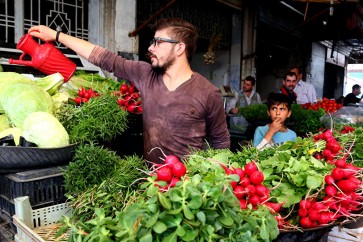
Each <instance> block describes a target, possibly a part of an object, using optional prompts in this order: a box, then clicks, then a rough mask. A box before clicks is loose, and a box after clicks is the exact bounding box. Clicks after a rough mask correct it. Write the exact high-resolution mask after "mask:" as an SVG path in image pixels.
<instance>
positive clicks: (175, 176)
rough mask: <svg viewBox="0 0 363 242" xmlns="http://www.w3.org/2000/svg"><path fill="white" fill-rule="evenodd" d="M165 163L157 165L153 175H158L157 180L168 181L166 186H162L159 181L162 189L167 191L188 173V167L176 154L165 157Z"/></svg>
mask: <svg viewBox="0 0 363 242" xmlns="http://www.w3.org/2000/svg"><path fill="white" fill-rule="evenodd" d="M164 162H165V164H158V165H156V166H157V168H156V169H155V171H154V173H153V174H152V176H153V175H156V180H155V181H164V182H166V185H165V186H160V185H158V184H157V183H156V184H155V185H156V186H158V187H159V189H160V191H163V192H165V191H167V190H169V188H170V187H175V185H176V183H177V182H178V181H180V179H181V178H182V177H183V176H184V175H185V174H186V173H187V169H186V167H185V165H184V163H182V162H181V161H180V160H179V158H178V157H177V156H175V155H168V156H166V157H165V159H164Z"/></svg>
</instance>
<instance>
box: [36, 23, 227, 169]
mask: <svg viewBox="0 0 363 242" xmlns="http://www.w3.org/2000/svg"><path fill="white" fill-rule="evenodd" d="M29 33H30V34H31V35H33V36H35V37H37V38H40V39H41V40H43V41H48V42H49V41H54V40H57V41H58V42H60V43H62V44H63V45H65V46H67V47H68V48H70V49H72V50H73V51H75V52H76V53H77V54H78V55H80V56H81V57H83V58H85V59H87V60H88V61H89V62H91V63H93V64H95V65H97V66H99V67H101V68H102V69H104V70H106V71H109V72H113V73H114V75H115V76H116V77H119V78H123V79H126V80H129V81H131V82H133V83H134V85H135V87H136V88H137V89H138V90H139V91H140V92H141V95H142V102H143V126H144V158H145V159H146V160H148V161H152V162H156V163H162V160H161V159H160V158H163V155H162V153H161V152H160V151H159V149H153V148H155V147H159V148H161V150H162V151H163V152H164V153H165V154H166V155H170V154H174V155H176V156H178V157H180V158H183V157H185V156H186V155H188V154H189V153H190V151H191V150H192V149H203V148H204V141H205V140H207V141H208V142H209V143H210V145H211V147H213V148H216V149H223V148H229V147H230V137H229V132H228V129H227V123H226V118H225V114H224V107H223V100H222V97H221V94H220V92H219V90H218V88H217V87H215V86H214V85H212V84H211V83H210V82H209V81H208V80H207V79H206V78H204V77H203V76H202V75H200V74H199V73H197V72H194V71H193V70H192V69H191V67H190V61H191V58H192V56H193V54H194V52H195V50H196V42H197V38H198V36H197V31H196V29H195V27H194V26H193V25H191V24H190V23H188V22H186V21H184V20H181V19H162V20H160V21H159V22H158V23H157V24H156V26H155V35H154V38H153V39H152V41H151V44H150V47H149V49H148V50H149V57H150V62H151V64H150V63H147V62H142V61H131V60H126V59H124V58H122V57H120V56H119V55H117V54H115V53H112V52H110V51H108V50H106V49H104V48H102V47H100V46H97V45H94V44H92V43H90V42H87V41H85V40H81V39H78V38H76V37H72V36H70V35H67V34H64V33H59V32H58V33H57V32H56V31H54V30H52V29H50V28H48V27H46V26H42V25H41V26H34V27H32V28H30V29H29Z"/></svg>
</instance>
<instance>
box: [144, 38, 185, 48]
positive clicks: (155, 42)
mask: <svg viewBox="0 0 363 242" xmlns="http://www.w3.org/2000/svg"><path fill="white" fill-rule="evenodd" d="M164 42H167V43H172V44H177V43H180V42H179V41H177V40H174V39H164V38H153V39H152V40H151V41H150V45H153V46H154V47H155V46H157V45H159V44H161V43H164Z"/></svg>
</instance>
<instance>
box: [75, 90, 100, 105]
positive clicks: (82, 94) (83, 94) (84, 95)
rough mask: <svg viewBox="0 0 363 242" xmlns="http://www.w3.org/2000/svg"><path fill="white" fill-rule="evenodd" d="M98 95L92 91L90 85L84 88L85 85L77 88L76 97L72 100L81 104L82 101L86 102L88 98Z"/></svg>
mask: <svg viewBox="0 0 363 242" xmlns="http://www.w3.org/2000/svg"><path fill="white" fill-rule="evenodd" d="M97 96H99V93H98V92H96V91H94V90H93V89H92V87H90V88H89V89H86V88H85V87H82V88H81V89H79V90H78V93H77V97H76V98H74V102H75V103H76V104H77V105H81V104H82V103H86V102H88V101H89V99H90V98H93V97H97Z"/></svg>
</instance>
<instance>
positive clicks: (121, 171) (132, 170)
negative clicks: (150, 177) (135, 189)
mask: <svg viewBox="0 0 363 242" xmlns="http://www.w3.org/2000/svg"><path fill="white" fill-rule="evenodd" d="M145 169H146V166H145V164H144V162H143V161H142V159H140V158H139V157H137V156H128V157H125V158H121V157H120V156H118V155H117V154H116V152H114V151H111V150H109V149H107V148H103V147H101V146H97V145H95V144H94V143H90V144H81V145H79V146H78V147H77V149H76V153H75V155H74V157H73V160H72V162H71V163H70V164H69V165H68V166H67V169H66V170H65V171H64V178H65V188H66V190H67V192H69V193H70V194H75V193H78V192H82V191H85V190H87V189H90V188H93V187H94V186H95V185H99V184H100V183H102V182H103V181H104V180H105V179H107V178H109V177H115V180H116V181H117V183H118V184H119V185H120V186H129V185H130V184H131V183H132V182H133V181H134V180H135V179H137V178H140V177H141V174H142V172H141V170H145Z"/></svg>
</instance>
